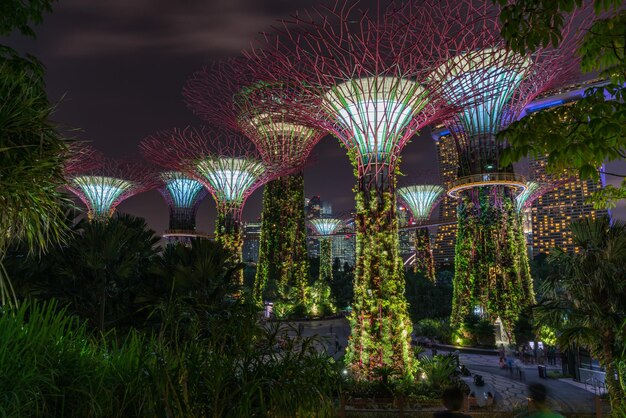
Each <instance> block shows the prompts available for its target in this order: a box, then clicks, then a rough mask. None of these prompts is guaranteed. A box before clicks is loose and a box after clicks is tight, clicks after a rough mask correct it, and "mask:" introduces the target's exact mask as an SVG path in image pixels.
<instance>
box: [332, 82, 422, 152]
mask: <svg viewBox="0 0 626 418" xmlns="http://www.w3.org/2000/svg"><path fill="white" fill-rule="evenodd" d="M324 99H325V100H324V105H325V106H326V108H327V111H329V112H330V113H332V114H333V115H335V119H336V122H337V123H338V124H339V125H340V126H341V127H342V128H343V129H344V130H346V131H347V134H346V135H345V137H346V138H345V139H346V140H347V142H349V143H350V144H351V146H352V147H356V148H357V149H358V151H359V153H360V155H361V156H362V157H363V158H365V159H366V160H367V159H369V158H376V159H383V160H384V159H386V158H388V156H389V155H390V154H391V153H392V152H394V147H395V146H396V144H397V142H398V139H399V138H400V136H401V135H402V133H403V131H404V129H405V128H406V127H407V126H408V125H409V123H410V122H411V120H412V119H413V116H414V115H415V114H416V113H417V112H419V111H420V110H421V109H422V108H423V107H424V106H425V105H426V101H427V100H426V91H425V90H424V89H423V88H422V87H421V86H420V85H419V84H417V83H415V82H413V81H410V80H405V79H402V78H395V77H370V78H359V79H355V80H351V81H348V82H346V83H343V84H339V85H336V86H334V87H333V88H332V89H331V90H330V91H328V92H327V93H326V95H325V97H324Z"/></svg>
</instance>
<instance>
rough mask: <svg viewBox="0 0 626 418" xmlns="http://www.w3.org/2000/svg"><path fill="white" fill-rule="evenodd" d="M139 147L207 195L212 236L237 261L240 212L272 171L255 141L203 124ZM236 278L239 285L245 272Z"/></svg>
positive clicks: (153, 138) (240, 239) (174, 131)
mask: <svg viewBox="0 0 626 418" xmlns="http://www.w3.org/2000/svg"><path fill="white" fill-rule="evenodd" d="M141 149H142V151H143V153H144V154H145V155H146V156H147V157H148V158H150V159H151V160H152V161H154V162H155V163H157V164H159V165H161V166H162V167H164V168H166V169H172V170H177V171H182V172H183V173H185V174H186V175H188V176H189V177H191V178H193V179H195V180H197V181H199V182H200V183H202V185H203V186H204V187H205V188H206V189H207V190H208V191H209V193H211V195H212V196H213V199H214V200H215V203H216V205H217V220H216V223H215V240H216V241H217V242H219V243H221V244H222V245H223V246H224V247H225V248H226V249H228V250H229V251H230V252H231V253H232V254H233V261H234V262H235V263H240V262H241V250H242V246H243V237H242V234H241V211H242V210H243V206H244V204H245V202H246V199H247V198H248V197H249V196H250V195H251V194H252V192H254V191H255V190H256V189H257V188H258V187H260V186H261V185H263V184H264V183H266V182H267V181H269V180H271V179H272V177H273V176H274V175H275V172H274V171H273V170H270V169H268V167H267V166H266V165H265V164H264V163H263V162H262V161H261V158H260V156H259V154H258V152H257V151H256V150H255V148H254V146H253V144H252V143H250V142H249V141H247V140H245V139H244V138H241V137H240V136H238V135H236V134H235V133H231V132H229V133H226V132H221V131H217V130H212V129H209V128H207V127H204V128H202V129H192V128H185V129H182V130H181V129H172V130H169V131H162V132H158V133H157V134H154V135H152V136H150V137H148V138H145V139H144V140H143V141H142V142H141ZM238 281H239V283H238V284H239V285H243V273H241V274H240V275H239V277H238Z"/></svg>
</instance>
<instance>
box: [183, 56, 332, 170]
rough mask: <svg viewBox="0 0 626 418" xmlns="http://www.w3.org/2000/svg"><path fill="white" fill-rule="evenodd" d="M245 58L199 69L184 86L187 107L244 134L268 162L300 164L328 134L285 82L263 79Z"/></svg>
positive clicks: (216, 123)
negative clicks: (313, 121) (315, 124)
mask: <svg viewBox="0 0 626 418" xmlns="http://www.w3.org/2000/svg"><path fill="white" fill-rule="evenodd" d="M245 68H246V67H245V65H244V62H243V61H242V60H226V61H222V62H218V63H217V64H214V65H213V66H210V67H204V68H203V69H201V70H199V71H196V72H195V73H194V74H193V75H192V76H191V77H190V78H189V79H188V80H187V83H186V84H185V87H184V89H183V96H184V97H185V101H186V102H187V105H188V106H189V107H190V108H191V109H192V111H193V112H194V113H195V114H196V115H198V116H199V117H201V118H202V119H204V120H206V121H207V122H210V123H212V124H215V125H217V126H224V127H227V128H229V129H234V130H237V131H239V132H242V133H243V134H244V135H246V136H247V137H248V138H249V139H250V140H251V141H252V142H253V143H254V144H255V145H256V147H257V148H258V150H259V152H260V154H261V156H262V158H263V160H264V161H265V162H268V163H270V162H272V163H274V162H276V161H280V162H282V163H283V164H285V165H290V166H292V167H297V166H302V165H303V164H304V163H305V161H306V160H307V158H308V156H309V154H310V152H311V149H312V148H313V147H314V146H315V144H317V142H318V141H319V140H320V139H321V138H322V137H323V136H324V133H323V132H322V131H320V130H319V129H315V128H313V127H312V126H311V124H310V123H307V118H306V117H303V116H302V115H301V110H300V109H301V107H302V105H303V103H302V100H300V103H292V102H293V101H297V97H296V96H291V93H289V92H288V90H289V88H288V85H286V84H284V83H276V82H274V83H268V82H264V81H261V80H260V79H258V78H257V77H256V74H255V73H253V72H247V71H244V70H245Z"/></svg>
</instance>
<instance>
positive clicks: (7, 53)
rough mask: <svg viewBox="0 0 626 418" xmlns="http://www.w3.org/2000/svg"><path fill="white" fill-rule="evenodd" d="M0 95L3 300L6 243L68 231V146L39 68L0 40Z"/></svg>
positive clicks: (33, 243) (31, 243)
mask: <svg viewBox="0 0 626 418" xmlns="http://www.w3.org/2000/svg"><path fill="white" fill-rule="evenodd" d="M13 3H14V2H10V4H13ZM3 4H4V3H3ZM1 9H2V8H0V12H1V11H2V10H1ZM16 13H21V12H19V11H18V12H16ZM0 14H1V13H0ZM9 15H10V13H9ZM0 19H4V15H2V18H0ZM8 22H10V20H9V21H8ZM7 24H9V23H7V21H5V22H4V25H7ZM0 97H1V98H2V103H1V104H0V167H2V169H1V170H2V171H1V175H0V207H2V213H1V214H0V298H1V301H2V304H6V303H9V301H10V300H11V298H12V290H11V285H10V282H9V280H8V278H7V277H6V274H5V272H4V268H2V267H1V262H2V259H3V257H4V254H5V251H6V250H7V247H8V246H9V245H10V244H12V243H15V242H19V243H24V244H25V246H27V247H28V249H29V250H30V251H31V252H36V251H40V250H45V249H46V248H47V247H48V246H49V245H50V244H51V243H53V242H59V241H61V240H63V239H64V238H65V236H66V231H67V229H66V225H65V223H64V222H63V221H64V218H65V214H64V209H63V205H62V203H63V202H64V200H65V198H64V197H63V196H62V194H61V192H60V191H59V188H60V186H61V185H62V184H63V173H62V167H63V161H64V157H63V155H64V153H65V151H66V149H67V148H66V144H65V143H64V141H63V139H62V138H61V137H60V136H59V134H58V133H57V131H56V129H55V127H54V125H53V124H52V122H51V121H50V113H51V112H52V107H51V106H50V104H49V102H48V98H47V95H46V92H45V86H44V82H43V70H42V68H41V67H40V66H39V64H38V63H37V62H36V61H35V60H34V59H22V58H20V57H18V56H17V55H16V54H15V53H14V52H12V51H11V50H9V49H7V48H4V47H2V46H0Z"/></svg>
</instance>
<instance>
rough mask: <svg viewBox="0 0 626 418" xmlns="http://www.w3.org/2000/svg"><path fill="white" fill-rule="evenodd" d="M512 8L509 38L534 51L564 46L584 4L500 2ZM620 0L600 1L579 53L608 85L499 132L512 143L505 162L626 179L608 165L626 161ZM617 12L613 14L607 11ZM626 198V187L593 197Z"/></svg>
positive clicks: (604, 203) (584, 65)
mask: <svg viewBox="0 0 626 418" xmlns="http://www.w3.org/2000/svg"><path fill="white" fill-rule="evenodd" d="M493 1H494V2H497V3H500V4H502V5H503V6H504V7H503V9H502V13H501V15H500V19H501V21H502V22H503V28H502V35H503V36H504V38H505V39H506V40H507V42H508V44H509V45H510V46H511V47H512V48H514V49H515V50H517V51H519V52H527V51H534V50H535V49H536V48H537V47H538V46H546V45H549V44H553V45H556V44H557V42H558V41H559V39H560V37H561V29H562V27H563V24H564V19H563V16H562V15H563V13H566V12H571V11H572V10H573V9H575V8H577V7H584V6H583V4H584V2H583V1H581V0H518V1H516V2H514V3H511V2H507V1H506V0H493ZM621 4H622V2H621V1H620V0H595V1H594V10H595V12H596V14H597V15H599V16H601V18H600V19H597V20H596V21H595V22H594V23H593V25H592V26H591V28H590V29H589V30H588V32H587V33H586V35H585V37H584V41H583V43H582V45H581V47H580V48H579V50H578V54H579V55H580V57H581V69H582V71H583V72H586V73H598V74H599V77H600V78H601V79H603V80H606V83H605V84H604V85H602V86H599V87H593V88H590V89H588V90H587V91H586V92H585V95H584V97H583V98H581V99H580V100H578V101H577V102H575V103H572V104H570V105H568V106H561V107H557V108H555V109H549V110H544V111H540V112H535V113H533V114H531V115H530V116H528V117H526V118H523V119H521V120H520V121H518V122H516V123H513V124H512V125H511V126H510V127H509V128H508V129H506V130H504V131H503V132H501V133H500V134H499V136H500V137H501V138H506V139H507V141H508V142H509V144H510V145H511V146H510V148H509V149H507V150H506V151H505V153H504V154H503V163H504V164H507V163H509V162H512V161H517V160H519V159H521V158H523V157H524V156H526V155H533V156H540V157H543V156H544V155H548V159H547V168H548V169H549V170H551V171H552V172H553V173H556V174H560V173H562V172H563V170H569V171H574V172H577V173H578V175H580V177H581V178H583V179H586V178H592V179H595V180H599V177H600V175H602V174H608V175H615V176H617V177H622V178H623V177H625V176H626V173H613V172H610V173H609V172H606V171H605V170H604V167H603V163H604V162H605V161H607V160H608V161H611V160H616V159H624V158H626V139H625V138H626V134H625V133H626V104H625V103H624V82H625V81H626V64H625V63H626V56H625V55H624V48H623V45H624V42H625V41H626V12H624V11H623V10H620V11H618V8H619V7H620V5H621ZM609 11H611V12H613V13H605V12H609ZM624 198H626V182H624V181H623V182H622V184H621V186H619V187H615V186H612V185H609V186H607V187H605V188H603V189H601V190H599V191H597V192H596V193H595V194H594V196H593V198H592V200H593V201H594V203H595V204H596V206H597V207H612V206H615V202H616V201H618V200H620V199H624Z"/></svg>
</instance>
